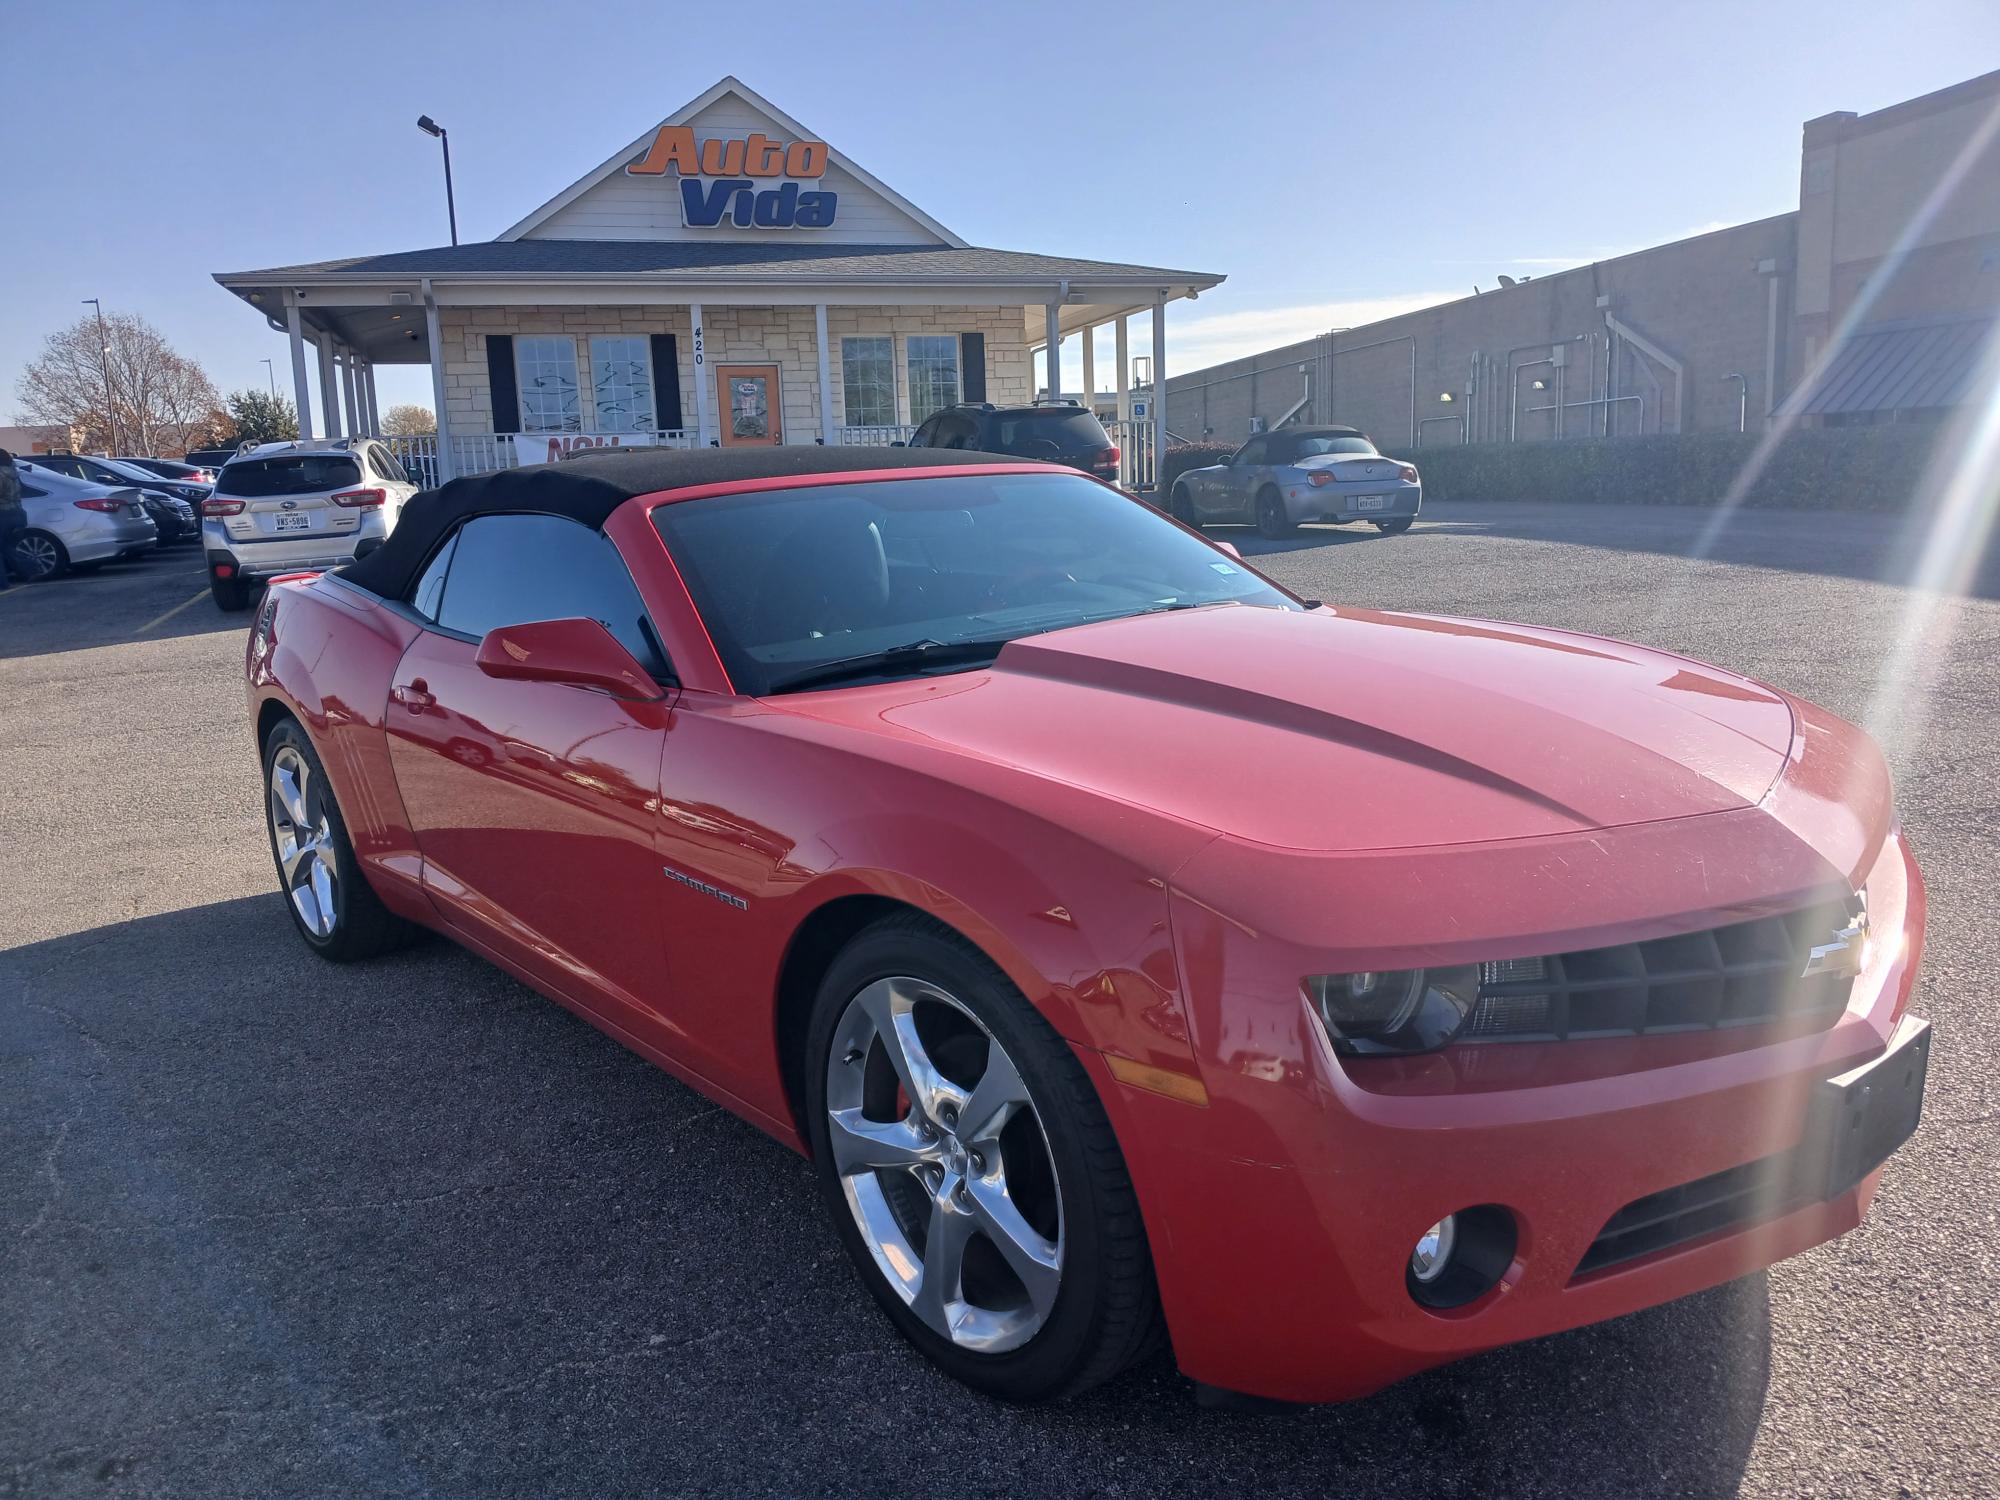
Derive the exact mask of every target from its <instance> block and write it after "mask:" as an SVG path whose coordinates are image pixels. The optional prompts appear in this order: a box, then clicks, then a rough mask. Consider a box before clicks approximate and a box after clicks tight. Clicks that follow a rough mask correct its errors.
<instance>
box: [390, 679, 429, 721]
mask: <svg viewBox="0 0 2000 1500" xmlns="http://www.w3.org/2000/svg"><path fill="white" fill-rule="evenodd" d="M389 696H390V697H391V698H393V699H395V700H396V702H398V703H400V704H402V705H403V707H405V708H407V709H408V710H409V711H410V712H411V713H413V714H420V713H422V712H423V711H424V710H425V709H427V708H435V707H437V699H436V698H434V697H432V696H431V690H430V684H429V683H427V682H425V681H424V680H423V678H421V677H417V678H413V679H412V680H411V681H409V682H407V683H403V682H399V683H397V684H396V685H395V686H394V687H392V688H390V689H389Z"/></svg>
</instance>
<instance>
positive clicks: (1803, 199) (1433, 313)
mask: <svg viewBox="0 0 2000 1500" xmlns="http://www.w3.org/2000/svg"><path fill="white" fill-rule="evenodd" d="M1798 183H1799V188H1798V206H1797V208H1796V209H1792V210H1789V211H1787V212H1784V213H1779V214H1775V215H1773V216H1771V217H1769V218H1766V219H1759V220H1757V221H1755V222H1753V223H1748V224H1739V225H1736V226H1734V227H1732V228H1728V229H1720V230H1716V231H1714V232H1712V233H1708V234H1701V235H1696V236H1693V237H1691V238H1688V239H1683V240H1678V241H1675V242H1673V243H1671V244H1665V245H1657V246H1654V247H1653V248H1651V249H1646V250H1640V251H1636V252H1634V253H1632V254H1629V255H1620V256H1616V257H1611V258H1607V259H1604V260H1601V261H1598V262H1595V263H1593V264H1589V265H1582V266H1578V267H1576V268H1574V269H1571V270H1565V271H1561V272H1558V273H1555V274H1552V275H1537V276H1534V277H1532V278H1530V277H1525V276H1524V277H1518V278H1516V277H1509V276H1502V277H1500V278H1499V284H1498V285H1497V286H1495V285H1490V284H1489V285H1487V286H1485V287H1484V288H1482V289H1480V290H1479V291H1478V292H1477V293H1476V294H1475V295H1471V296H1467V297H1463V298H1460V299H1459V300H1457V301H1454V302H1448V303H1445V304H1443V305H1440V306H1436V307H1431V308H1426V309H1424V310H1422V311H1419V312H1412V313H1406V314H1403V315H1401V316H1399V317H1395V318H1389V319H1385V320H1383V321H1381V322H1377V323H1371V324H1368V325H1366V326H1364V327H1356V328H1345V329H1337V330H1333V331H1330V332H1326V333H1322V334H1319V335H1317V336H1315V337H1312V338H1307V339H1303V340H1301V341H1299V342H1297V343H1293V344H1288V345H1285V346H1283V347H1280V348H1275V349H1268V350H1265V351H1263V352H1262V353H1259V354H1255V355H1250V356H1247V357H1244V358H1241V359H1236V360H1232V361H1230V362H1229V363H1227V364H1221V365H1216V366H1214V367H1212V368H1209V369H1203V370H1196V371H1191V372H1186V373H1180V374H1176V375H1175V376H1174V377H1173V378H1172V379H1171V380H1169V381H1168V383H1167V399H1166V403H1165V404H1166V408H1167V421H1168V425H1169V427H1170V428H1171V430H1172V432H1173V434H1174V435H1175V436H1176V437H1185V438H1189V439H1207V440H1209V441H1222V442H1236V441H1240V440H1242V439H1243V438H1246V437H1248V436H1249V435H1250V434H1251V433H1253V432H1258V431H1263V430H1266V429H1269V428H1273V427H1277V426H1279V425H1281V424H1283V423H1286V422H1300V421H1313V422H1338V423H1346V424H1351V425H1353V426H1357V427H1360V428H1362V429H1363V430H1364V431H1366V432H1368V433H1369V434H1370V435H1371V436H1373V437H1374V438H1375V440H1376V441H1377V442H1378V443H1379V444H1381V445H1383V446H1384V447H1391V448H1399V449H1401V448H1417V447H1432V446H1436V445H1439V444H1446V443H1464V442H1475V443H1494V442H1499V443H1505V442H1531V441H1544V440H1549V439H1555V438H1580V437H1606V436H1611V437H1619V436H1627V435H1631V434H1637V433H1659V432H1669V433H1672V432H1698V431H1707V432H1715V431H1730V432H1733V431H1736V430H1738V428H1739V427H1740V428H1744V429H1748V430H1756V429H1758V428H1760V427H1763V426H1765V425H1766V424H1769V423H1771V422H1774V421H1777V420H1780V419H1783V420H1787V421H1790V420H1797V421H1798V422H1800V423H1803V424H1806V425H1828V426H1832V425H1856V424H1863V423H1876V422H1909V421H1918V422H1921V421H1936V420H1938V419H1940V418H1941V417H1943V416H1944V415H1945V414H1947V413H1948V412H1950V411H1952V410H1953V409H1955V408H1956V407H1957V406H1959V405H1961V404H1962V403H1964V402H1965V401H1966V400H1967V399H1968V398H1969V396H1970V395H1971V393H1972V392H1973V390H1974V389H1975V386H1976V384H1977V382H1976V378H1975V377H1976V375H1977V372H1978V368H1979V361H1980V359H1981V357H1982V350H1983V349H1984V348H1985V347H1986V346H1987V344H1988V343H1989V341H1990V339H1991V337H1992V335H1993V333H1994V327H1995V316H1996V313H2000V72H1997V73H1989V74H1986V75H1985V76H1983V77H1980V78H1975V79H1972V80H1970V81H1968V82H1965V83H1961V84H1957V85H1954V86H1953V87H1951V88H1946V89H1941V90H1939V91H1938V92H1936V93H1933V94H1926V95H1924V96H1923V97H1921V98H1917V99H1911V100H1907V101H1905V102H1903V103H1901V104H1896V105H1892V106H1890V107H1889V108H1887V109H1881V110H1877V111H1875V112H1874V113H1872V114H1866V115H1857V114H1853V113H1850V112H1845V111H1843V112H1840V113H1836V114H1829V115H1822V116H1820V117H1819V118H1817V119H1813V120H1808V121H1807V122H1806V123H1805V126H1804V130H1803V139H1802V141H1801V146H1800V155H1799V177H1798ZM1557 222H1559V221H1557ZM1574 227H1575V229H1576V231H1577V232H1578V234H1579V235H1583V234H1587V232H1588V230H1587V226H1586V225H1584V224H1583V223H1582V221H1581V219H1580V218H1579V220H1578V222H1577V223H1576V224H1575V225H1574Z"/></svg>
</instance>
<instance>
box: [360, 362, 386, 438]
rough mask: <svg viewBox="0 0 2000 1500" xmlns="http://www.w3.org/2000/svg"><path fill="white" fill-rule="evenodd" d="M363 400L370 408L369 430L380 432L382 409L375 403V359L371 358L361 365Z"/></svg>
mask: <svg viewBox="0 0 2000 1500" xmlns="http://www.w3.org/2000/svg"><path fill="white" fill-rule="evenodd" d="M361 391H362V396H361V399H362V402H363V404H365V405H366V406H367V408H368V430H369V431H370V432H375V433H379V432H380V431H381V430H382V409H381V408H380V407H379V406H377V405H376V404H375V361H374V360H372V359H371V360H369V361H368V363H367V364H365V365H363V366H362V367H361Z"/></svg>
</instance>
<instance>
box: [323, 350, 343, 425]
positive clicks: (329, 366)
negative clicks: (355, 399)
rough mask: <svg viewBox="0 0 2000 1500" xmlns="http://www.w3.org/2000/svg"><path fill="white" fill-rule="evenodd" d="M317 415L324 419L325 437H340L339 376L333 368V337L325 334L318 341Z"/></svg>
mask: <svg viewBox="0 0 2000 1500" xmlns="http://www.w3.org/2000/svg"><path fill="white" fill-rule="evenodd" d="M319 414H320V415H321V416H322V417H324V418H325V419H326V435H327V436H328V437H330V438H337V437H339V436H341V431H340V376H339V375H338V374H336V373H335V372H334V368H333V335H332V334H330V333H325V334H321V335H320V340H319Z"/></svg>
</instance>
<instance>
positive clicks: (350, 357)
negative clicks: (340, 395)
mask: <svg viewBox="0 0 2000 1500" xmlns="http://www.w3.org/2000/svg"><path fill="white" fill-rule="evenodd" d="M341 363H342V365H343V367H344V369H345V376H344V378H345V380H346V386H347V432H348V435H349V436H350V437H363V436H365V435H366V434H367V432H368V424H367V423H366V422H365V421H363V420H362V417H361V397H360V395H359V394H358V392H357V390H356V387H355V381H354V351H353V350H352V349H349V350H348V351H347V358H346V359H344V360H342V361H341Z"/></svg>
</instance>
